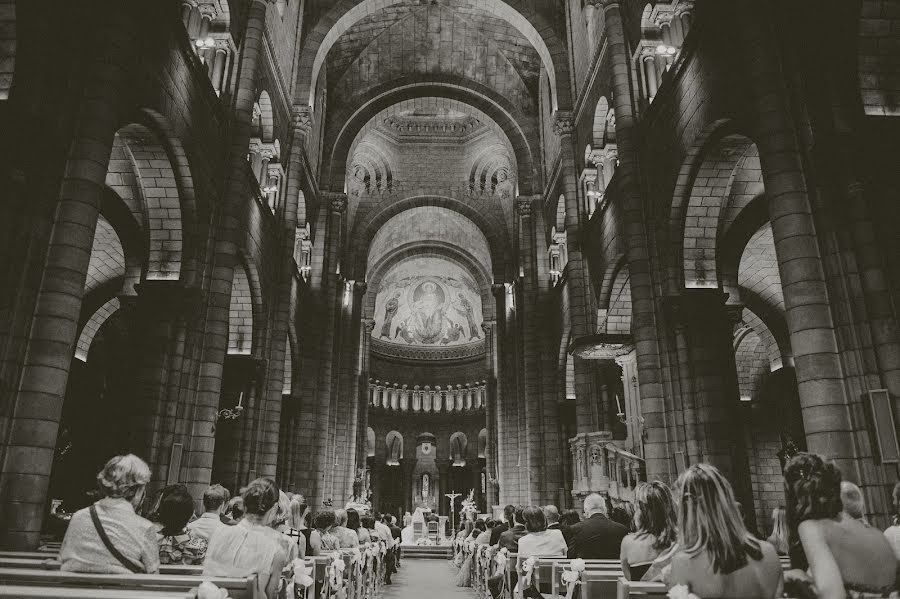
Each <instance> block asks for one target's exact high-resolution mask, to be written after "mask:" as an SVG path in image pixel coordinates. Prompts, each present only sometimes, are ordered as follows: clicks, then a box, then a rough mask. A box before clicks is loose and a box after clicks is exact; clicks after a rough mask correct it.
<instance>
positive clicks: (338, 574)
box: [328, 555, 347, 599]
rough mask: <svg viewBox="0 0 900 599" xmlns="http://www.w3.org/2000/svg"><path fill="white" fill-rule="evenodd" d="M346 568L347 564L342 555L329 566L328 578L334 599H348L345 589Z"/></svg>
mask: <svg viewBox="0 0 900 599" xmlns="http://www.w3.org/2000/svg"><path fill="white" fill-rule="evenodd" d="M344 568H346V564H344V560H343V558H342V557H341V556H340V555H337V556H335V557H334V558H333V559H332V560H331V564H330V565H329V566H328V578H329V583H330V584H331V596H332V598H333V599H347V589H345V588H344Z"/></svg>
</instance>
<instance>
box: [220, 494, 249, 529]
mask: <svg viewBox="0 0 900 599" xmlns="http://www.w3.org/2000/svg"><path fill="white" fill-rule="evenodd" d="M243 517H244V498H243V497H241V496H240V495H238V496H237V497H233V498H231V500H230V501H229V502H228V507H226V508H225V520H223V522H225V524H228V525H229V526H234V525H235V524H237V523H238V522H240V521H241V518H243Z"/></svg>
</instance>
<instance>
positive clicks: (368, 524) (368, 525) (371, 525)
mask: <svg viewBox="0 0 900 599" xmlns="http://www.w3.org/2000/svg"><path fill="white" fill-rule="evenodd" d="M359 523H360V525H361V526H362V527H363V528H365V529H366V530H367V531H368V532H369V538H370V539H377V538H378V531H376V530H375V517H374V516H372V515H370V514H366V515H365V516H363V517H362V518H360V519H359Z"/></svg>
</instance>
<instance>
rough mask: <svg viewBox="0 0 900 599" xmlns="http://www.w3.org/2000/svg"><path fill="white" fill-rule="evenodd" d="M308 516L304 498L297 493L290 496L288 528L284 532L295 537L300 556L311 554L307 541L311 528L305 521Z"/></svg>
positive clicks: (307, 506) (307, 507)
mask: <svg viewBox="0 0 900 599" xmlns="http://www.w3.org/2000/svg"><path fill="white" fill-rule="evenodd" d="M308 517H309V505H308V504H307V503H306V498H305V497H304V496H303V495H300V494H299V493H298V494H296V495H294V496H293V497H291V520H290V529H289V531H288V532H287V533H286V534H287V535H288V536H289V537H291V538H295V539H296V541H297V545H298V546H299V549H300V551H299V553H300V557H306V556H307V555H312V547H311V545H310V541H309V539H310V536H311V534H312V529H310V528H309V526H308V525H307V523H306V521H307V519H308Z"/></svg>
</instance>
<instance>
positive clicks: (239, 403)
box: [237, 391, 244, 407]
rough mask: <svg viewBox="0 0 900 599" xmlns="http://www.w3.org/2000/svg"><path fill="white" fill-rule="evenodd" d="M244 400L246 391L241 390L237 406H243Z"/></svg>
mask: <svg viewBox="0 0 900 599" xmlns="http://www.w3.org/2000/svg"><path fill="white" fill-rule="evenodd" d="M243 401H244V392H243V391H241V394H240V395H238V405H237V407H241V402H243Z"/></svg>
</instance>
